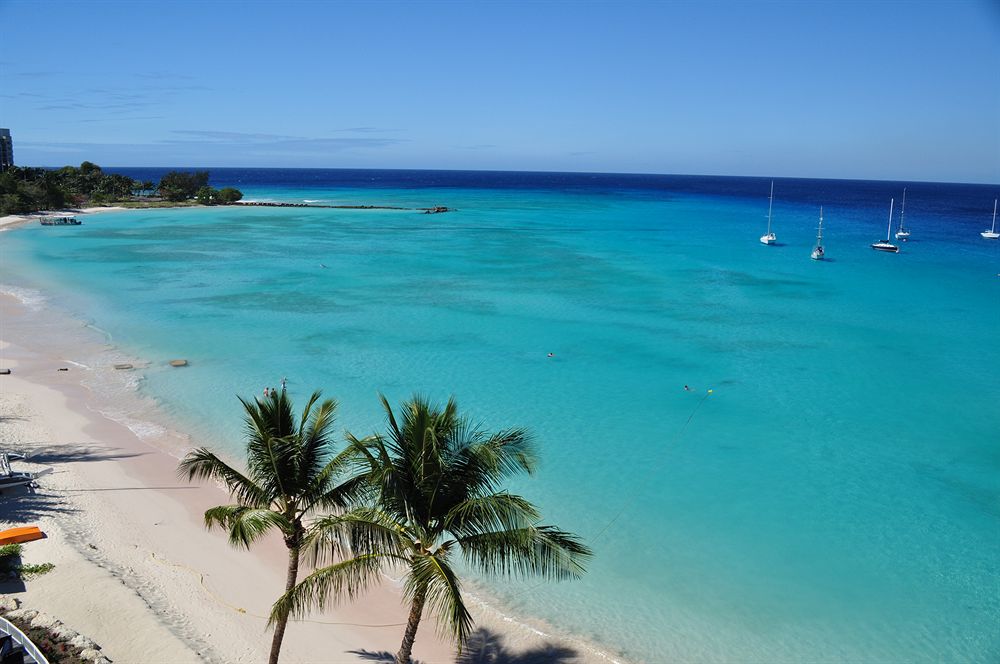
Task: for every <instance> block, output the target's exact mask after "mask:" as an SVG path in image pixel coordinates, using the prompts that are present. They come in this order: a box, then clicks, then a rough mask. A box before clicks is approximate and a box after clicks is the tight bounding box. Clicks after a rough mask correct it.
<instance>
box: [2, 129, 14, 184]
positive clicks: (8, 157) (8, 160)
mask: <svg viewBox="0 0 1000 664" xmlns="http://www.w3.org/2000/svg"><path fill="white" fill-rule="evenodd" d="M13 165H14V143H13V141H11V138H10V129H3V128H2V127H0V173H2V172H3V171H6V170H7V169H8V168H10V167H11V166H13Z"/></svg>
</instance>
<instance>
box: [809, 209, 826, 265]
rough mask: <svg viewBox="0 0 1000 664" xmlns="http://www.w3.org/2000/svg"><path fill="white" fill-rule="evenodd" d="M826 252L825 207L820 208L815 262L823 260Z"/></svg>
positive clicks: (814, 251)
mask: <svg viewBox="0 0 1000 664" xmlns="http://www.w3.org/2000/svg"><path fill="white" fill-rule="evenodd" d="M824 255H825V252H824V251H823V206H820V208H819V230H818V231H817V233H816V248H815V249H813V252H812V259H813V260H814V261H821V260H823V256H824Z"/></svg>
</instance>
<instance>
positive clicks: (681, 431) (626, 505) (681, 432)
mask: <svg viewBox="0 0 1000 664" xmlns="http://www.w3.org/2000/svg"><path fill="white" fill-rule="evenodd" d="M710 396H712V390H708V391H707V392H705V396H703V397H702V398H701V399H700V400H699V401H698V403H697V404H696V405H695V407H694V410H692V411H691V414H690V415H688V418H687V420H685V422H684V424H683V426H681V428H680V429H679V430H678V431H677V433H676V434H674V438H673V440H671V441H670V442H669V443H667V445H668V446H669V445H673V444H676V443H677V441H678V440H679V439H680V437H681V436H683V435H684V431H685V430H686V429H687V428H688V425H689V424H691V420H693V419H694V416H695V413H697V412H698V409H699V408H701V406H702V404H703V403H705V402H706V401H708V397H710ZM666 463H667V455H666V454H663V455H661V456H660V463H658V464H657V465H655V466H653V470H652V471H651V472H650V473H649V476H648V477H647V478H646V481H645V482H643V483H642V484H640V485H638V487H637V488H636V489H635V491H633V492H632V495H631V496H629V498H628V500H626V501H625V503H624V504H623V505H622V507H621V509H619V510H618V513H617V514H615V515H614V516H613V517H612V518H611V520H610V521H608V523H607V524H606V525H605V526H604V527H603V528H601V529H600V530H599V531H597V534H596V535H594V537H593V539H592V541H596V540H597V539H598V538H599V537H601V535H603V534H604V533H606V532H607V531H608V529H609V528H610V527H611V526H613V525H614V523H615V521H617V520H618V519H619V518H620V517H621V515H622V514H624V513H625V510H627V509H628V508H629V507H631V506H632V505H634V504H635V501H636V500H637V499H638V498H639V495H640V494H641V493H642V492H643V491H645V490H646V488H647V487H648V486H649V483H650V482H651V481H652V480H653V478H654V477H656V475H657V474H659V472H660V470H661V469H662V468H663V466H664V465H665V464H666Z"/></svg>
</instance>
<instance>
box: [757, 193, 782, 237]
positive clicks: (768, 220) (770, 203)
mask: <svg viewBox="0 0 1000 664" xmlns="http://www.w3.org/2000/svg"><path fill="white" fill-rule="evenodd" d="M773 203H774V180H771V195H770V196H768V197H767V233H764V234H763V235H761V236H760V241H761V244H774V243H775V242H777V241H778V238H777V236H775V234H774V233H772V232H771V206H772V204H773Z"/></svg>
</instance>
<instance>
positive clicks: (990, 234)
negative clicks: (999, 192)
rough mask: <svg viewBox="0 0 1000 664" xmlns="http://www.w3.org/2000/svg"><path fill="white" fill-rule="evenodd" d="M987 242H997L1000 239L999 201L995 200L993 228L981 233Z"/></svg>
mask: <svg viewBox="0 0 1000 664" xmlns="http://www.w3.org/2000/svg"><path fill="white" fill-rule="evenodd" d="M980 235H982V236H983V237H984V238H986V239H987V240H996V239H997V238H1000V233H997V199H995V198H994V199H993V227H992V228H991V229H990V230H988V231H983V232H982V233H980Z"/></svg>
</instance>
